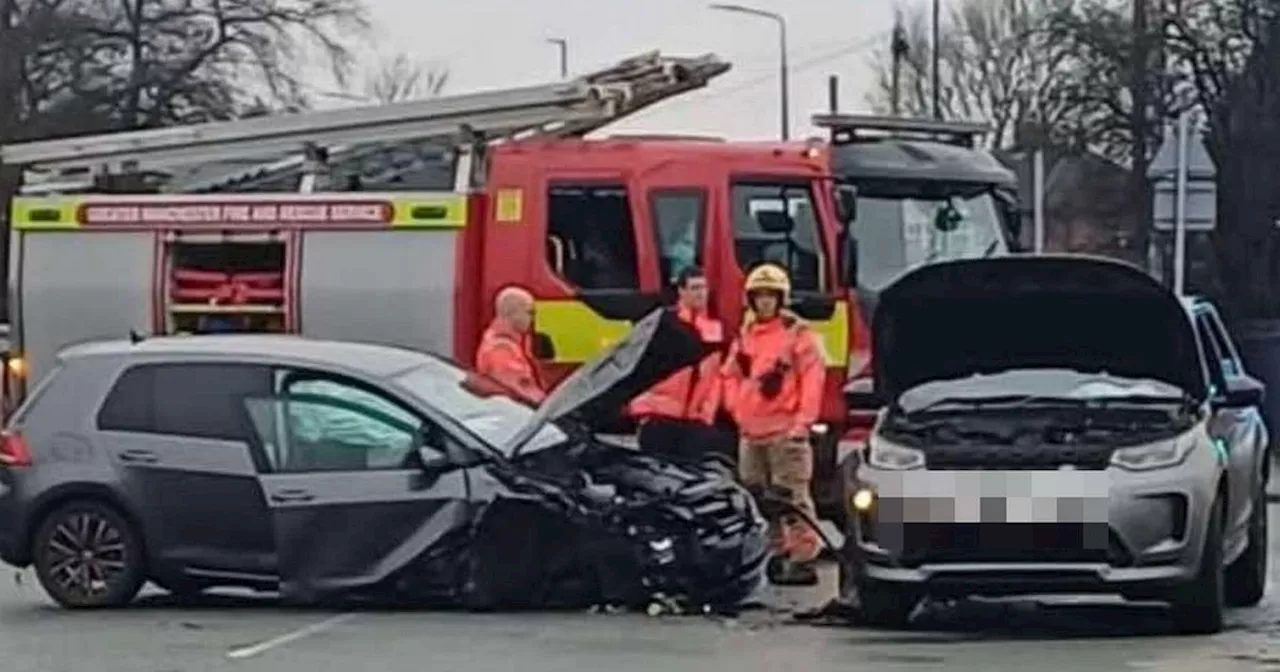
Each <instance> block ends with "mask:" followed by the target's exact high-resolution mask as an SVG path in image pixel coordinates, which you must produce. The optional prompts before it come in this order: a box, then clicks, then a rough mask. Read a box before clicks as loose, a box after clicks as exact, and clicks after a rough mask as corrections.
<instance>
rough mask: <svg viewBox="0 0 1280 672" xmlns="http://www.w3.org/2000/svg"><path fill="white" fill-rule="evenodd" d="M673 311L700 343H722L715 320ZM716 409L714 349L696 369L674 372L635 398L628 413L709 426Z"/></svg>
mask: <svg viewBox="0 0 1280 672" xmlns="http://www.w3.org/2000/svg"><path fill="white" fill-rule="evenodd" d="M674 310H675V311H676V315H677V316H678V317H679V318H680V319H681V320H682V321H684V322H685V323H686V324H690V325H692V326H693V327H694V328H695V329H697V331H698V334H699V335H700V336H701V337H702V342H703V343H707V344H714V345H721V344H723V343H724V327H723V326H722V325H721V324H720V322H719V321H718V320H714V319H712V318H710V317H707V316H706V315H705V314H702V313H699V314H695V313H694V312H693V311H691V310H689V309H688V308H685V307H683V306H681V307H679V308H676V309H674ZM719 408H720V351H719V350H716V351H715V352H712V353H710V354H708V355H707V356H706V357H703V358H702V361H700V362H698V364H697V365H696V366H689V367H686V368H683V369H680V370H679V371H676V372H675V373H673V374H671V375H670V376H667V378H666V379H664V380H662V381H660V382H658V384H656V385H654V386H653V387H651V388H649V389H648V390H647V391H646V392H645V393H644V394H642V395H640V396H638V397H636V398H635V399H634V400H633V401H632V402H631V404H630V406H629V408H628V411H629V412H630V415H631V416H632V417H635V418H655V419H657V418H661V419H664V420H692V421H695V422H701V423H703V424H706V425H710V424H711V423H712V422H713V421H714V420H715V416H716V411H717V410H719Z"/></svg>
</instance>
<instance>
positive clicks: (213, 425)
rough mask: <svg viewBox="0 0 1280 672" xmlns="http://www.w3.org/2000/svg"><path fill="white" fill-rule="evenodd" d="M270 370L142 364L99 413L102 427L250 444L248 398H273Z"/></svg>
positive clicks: (114, 389)
mask: <svg viewBox="0 0 1280 672" xmlns="http://www.w3.org/2000/svg"><path fill="white" fill-rule="evenodd" d="M271 383H272V371H271V368H270V367H266V366H256V365H249V364H213V363H197V364H143V365H139V366H134V367H132V368H130V369H128V370H127V371H125V372H124V374H123V375H121V376H120V379H119V380H117V381H116V384H115V385H114V386H113V387H112V388H111V392H110V393H108V394H107V399H106V401H104V402H103V404H102V408H101V409H100V410H99V411H98V428H99V429H103V430H108V431H117V432H137V433H143V434H165V435H170V436H189V437H194V438H202V439H215V440H226V441H246V442H247V441H248V440H249V438H250V436H251V431H252V428H251V425H250V424H249V422H248V416H247V415H246V411H245V408H244V400H245V398H247V397H265V396H270V395H271V388H272V385H271Z"/></svg>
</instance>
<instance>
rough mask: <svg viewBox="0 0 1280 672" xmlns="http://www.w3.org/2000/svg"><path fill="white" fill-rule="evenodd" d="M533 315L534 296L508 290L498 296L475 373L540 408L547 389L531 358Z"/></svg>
mask: <svg viewBox="0 0 1280 672" xmlns="http://www.w3.org/2000/svg"><path fill="white" fill-rule="evenodd" d="M533 314H534V309H533V294H530V293H529V291H528V290H526V289H524V288H522V287H515V286H511V287H507V288H505V289H503V290H502V291H500V292H498V297H497V299H495V301H494V318H493V323H492V324H490V325H489V328H488V329H486V330H485V332H484V336H483V337H482V338H481V339H480V347H479V349H477V350H476V370H477V371H479V372H480V373H483V374H485V375H487V376H489V377H491V378H493V379H494V380H497V381H498V382H500V383H503V384H504V385H506V386H507V387H509V388H511V390H512V391H514V392H516V393H518V394H519V395H521V396H522V397H524V398H525V399H527V400H528V401H530V402H532V403H534V404H540V403H542V400H543V399H545V398H546V397H547V388H546V386H545V385H544V383H543V382H542V372H541V370H539V368H538V362H537V360H536V359H534V356H533V344H532V340H531V337H530V333H531V332H532V330H533Z"/></svg>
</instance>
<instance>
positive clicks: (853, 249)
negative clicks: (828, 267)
mask: <svg viewBox="0 0 1280 672" xmlns="http://www.w3.org/2000/svg"><path fill="white" fill-rule="evenodd" d="M851 228H852V227H846V229H845V233H844V259H843V260H842V261H843V262H844V263H843V264H842V270H843V272H844V286H845V287H848V288H849V289H855V288H857V286H858V239H857V238H855V237H854V235H853V231H852V230H850V229H851Z"/></svg>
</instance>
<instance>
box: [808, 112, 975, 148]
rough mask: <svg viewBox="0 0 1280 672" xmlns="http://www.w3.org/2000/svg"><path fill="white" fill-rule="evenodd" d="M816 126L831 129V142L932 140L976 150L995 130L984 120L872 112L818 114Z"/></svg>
mask: <svg viewBox="0 0 1280 672" xmlns="http://www.w3.org/2000/svg"><path fill="white" fill-rule="evenodd" d="M813 125H814V126H817V127H818V128H825V129H827V130H828V131H830V134H831V144H833V145H846V144H851V143H856V142H876V141H879V140H884V139H887V138H897V139H910V140H930V141H933V142H943V143H946V144H949V145H957V146H960V147H968V148H970V149H972V148H973V147H974V145H976V144H977V139H978V138H979V137H980V136H983V135H986V134H988V133H991V132H992V130H993V129H992V128H991V127H990V126H989V125H987V124H983V123H978V122H972V121H942V120H936V119H909V118H904V117H882V116H877V115H870V114H839V113H828V114H815V115H813Z"/></svg>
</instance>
